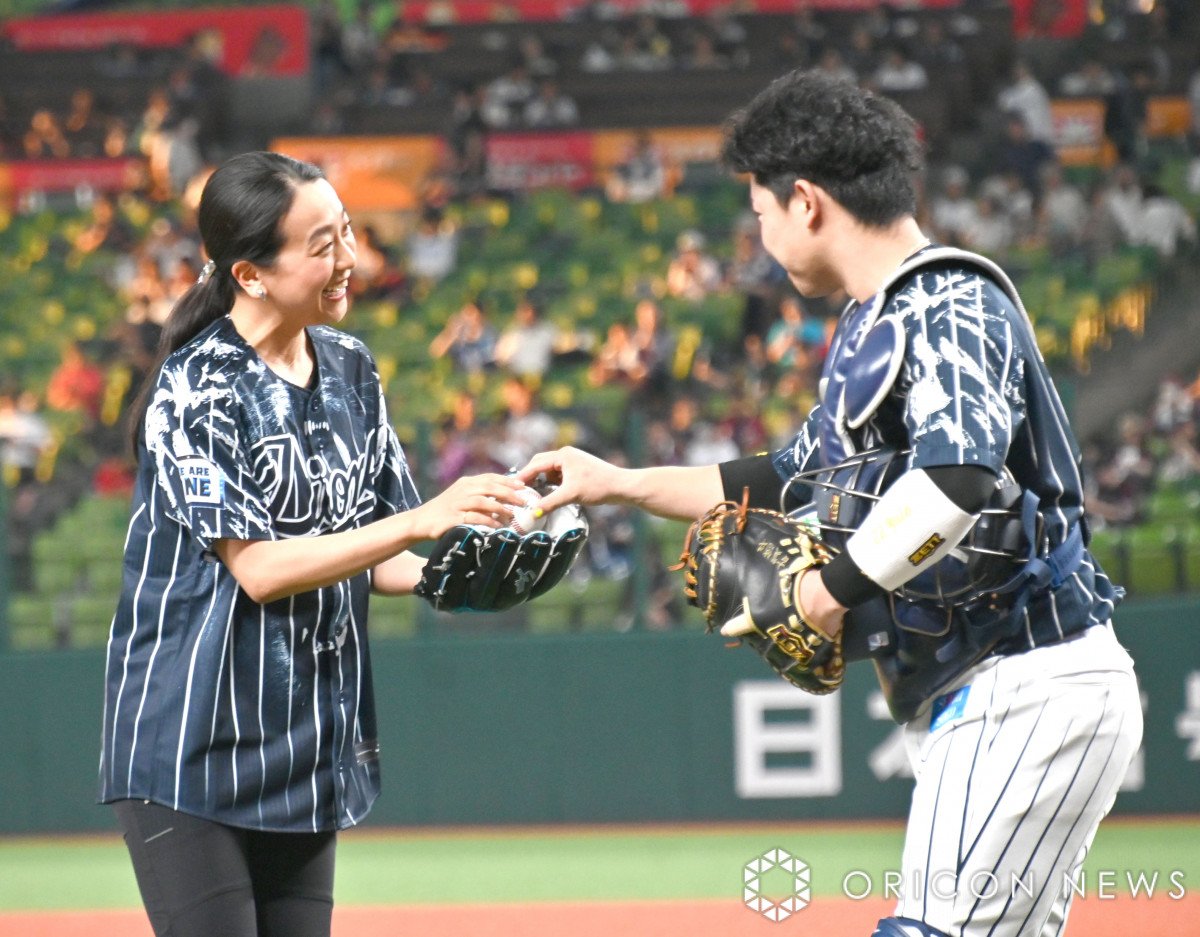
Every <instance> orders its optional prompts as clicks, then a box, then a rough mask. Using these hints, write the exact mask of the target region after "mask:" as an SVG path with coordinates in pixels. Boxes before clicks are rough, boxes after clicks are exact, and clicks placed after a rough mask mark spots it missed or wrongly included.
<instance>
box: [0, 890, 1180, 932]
mask: <svg viewBox="0 0 1200 937" xmlns="http://www.w3.org/2000/svg"><path fill="white" fill-rule="evenodd" d="M891 907H892V903H891V902H890V901H884V900H881V899H877V898H871V899H865V900H863V901H850V900H848V899H845V898H824V899H822V898H818V899H816V900H815V901H813V903H812V904H811V905H809V906H808V907H807V908H805V909H804V910H803V911H800V912H799V913H797V914H795V915H793V916H792V917H791V918H789V919H788V920H786V921H782V922H780V923H774V922H771V921H767V920H766V919H764V918H762V917H759V916H758V915H756V914H754V913H753V912H752V911H749V910H747V909H746V908H744V907H742V906H741V905H739V904H738V903H737V902H736V901H732V900H719V901H714V900H711V899H708V900H702V901H636V902H562V903H545V904H541V903H539V904H499V905H457V906H453V907H451V906H436V905H434V906H428V907H422V906H406V907H390V906H377V907H342V908H338V909H337V910H336V911H335V912H334V925H333V935H334V937H393V935H396V934H410V935H437V937H562V935H564V934H570V935H571V937H612V935H613V934H627V935H630V937H640V935H645V937H651V935H652V937H741V935H745V937H759V935H762V937H768V935H777V937H786V935H788V934H794V935H797V937H800V935H803V937H865V935H866V934H869V933H870V932H871V930H872V928H873V925H874V924H875V922H876V921H877V920H878V919H879V918H880V917H883V916H885V915H887V914H888V913H889V911H890V910H891ZM0 934H4V935H12V937H151V933H150V928H149V926H148V925H147V924H146V919H145V917H144V915H143V914H142V913H141V912H140V911H81V912H38V913H27V914H0ZM1129 934H1137V935H1138V937H1187V935H1200V895H1187V896H1186V897H1183V898H1181V899H1179V900H1172V899H1170V898H1167V897H1164V896H1163V895H1159V896H1157V897H1155V898H1154V899H1147V898H1145V897H1144V896H1143V897H1141V898H1131V897H1130V896H1129V895H1118V896H1116V897H1114V898H1112V899H1108V900H1104V899H1100V898H1098V897H1096V896H1094V895H1093V896H1092V897H1090V898H1088V899H1086V900H1080V901H1076V903H1075V907H1074V910H1073V911H1072V912H1071V922H1070V925H1069V926H1068V927H1067V931H1066V937H1128V935H1129Z"/></svg>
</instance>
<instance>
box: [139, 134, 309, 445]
mask: <svg viewBox="0 0 1200 937" xmlns="http://www.w3.org/2000/svg"><path fill="white" fill-rule="evenodd" d="M323 178H325V175H324V173H322V172H321V170H320V169H319V168H318V167H316V166H314V165H312V164H311V163H304V162H301V161H299V160H296V159H292V158H291V157H289V156H284V155H282V154H280V153H267V152H260V153H243V154H241V155H240V156H234V157H233V158H231V159H229V160H226V161H225V163H223V164H222V165H221V166H220V167H218V168H217V170H216V171H215V172H214V173H213V174H212V175H211V176H210V177H209V180H208V182H207V183H206V184H205V186H204V191H203V192H202V193H201V195H200V207H199V210H198V212H197V217H196V222H197V225H198V227H199V228H200V239H201V240H202V241H203V242H204V249H205V252H206V253H207V254H208V256H209V257H211V258H212V260H210V261H209V262H208V263H206V264H205V265H204V272H203V273H201V274H200V278H199V279H198V280H197V281H196V283H195V285H194V286H192V287H191V288H190V289H188V291H187V292H186V293H184V294H183V295H182V296H181V297H179V300H178V301H177V302H176V303H175V305H174V307H173V308H172V309H171V314H170V316H168V317H167V321H166V323H165V324H164V325H163V331H162V336H161V338H160V339H159V342H158V360H157V361H156V362H155V364H154V367H153V368H151V369H150V373H149V374H148V375H147V376H146V380H145V382H144V383H143V385H142V388H141V390H140V391H139V392H138V396H137V399H136V400H135V402H134V405H133V406H132V408H131V409H130V415H131V422H130V427H129V436H130V439H131V440H132V442H133V452H134V456H135V457H136V456H137V452H138V444H139V443H140V442H141V436H142V425H143V424H144V423H145V421H146V410H147V409H148V407H149V404H150V394H151V392H152V389H153V387H154V385H155V384H157V383H158V372H159V369H160V368H161V367H162V364H163V362H164V361H165V360H166V359H167V357H168V356H169V355H171V354H173V353H174V352H176V351H178V350H179V349H180V348H182V347H183V346H184V345H186V344H187V343H188V342H190V341H191V340H192V339H193V338H195V337H196V336H197V335H199V334H200V333H201V332H202V331H204V329H206V328H208V326H210V325H212V323H214V322H216V321H217V320H218V319H220V318H221V317H222V316H224V315H227V314H228V313H229V312H230V310H232V309H233V302H234V299H235V298H236V296H237V285H236V283H235V282H234V278H233V272H232V267H233V265H234V264H236V263H237V262H238V261H239V260H245V261H249V262H250V263H253V264H257V265H259V266H262V267H269V266H271V265H272V264H273V263H274V262H275V259H276V258H277V257H278V256H279V251H280V248H282V247H283V234H282V231H281V226H282V222H283V219H284V217H285V216H286V215H287V213H288V211H289V210H290V209H291V207H292V200H293V198H294V197H295V194H296V186H298V185H301V184H303V183H307V182H314V181H316V180H317V179H323Z"/></svg>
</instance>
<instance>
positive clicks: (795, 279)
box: [750, 180, 839, 296]
mask: <svg viewBox="0 0 1200 937" xmlns="http://www.w3.org/2000/svg"><path fill="white" fill-rule="evenodd" d="M750 207H751V208H752V209H753V211H754V214H755V215H756V216H757V217H758V223H759V233H760V234H761V236H762V243H763V247H764V248H766V251H767V253H768V254H770V255H771V256H772V257H774V258H775V259H776V260H777V261H779V264H780V266H782V267H783V269H784V270H785V271H786V272H787V275H788V277H789V279H791V281H792V284H793V285H794V286H795V287H796V289H797V290H799V291H800V294H801V295H802V296H827V295H828V294H829V293H832V292H834V291H835V290H836V289H838V288H839V284H838V282H837V280H836V278H835V277H833V276H832V275H831V274H832V271H831V270H830V269H829V267H828V265H827V264H826V263H825V262H824V260H823V259H822V253H821V249H820V244H821V241H820V237H819V232H820V230H821V226H820V224H819V223H818V222H819V216H820V207H819V205H818V200H817V195H816V190H815V188H814V187H813V185H812V184H811V183H809V182H806V181H804V180H800V181H798V182H797V183H796V189H795V191H794V192H793V193H792V198H791V200H790V201H789V202H788V203H787V205H786V206H785V205H780V204H779V199H777V198H776V197H775V193H774V192H772V191H771V190H770V189H768V188H765V187H763V186H761V185H759V184H758V183H757V182H754V181H751V183H750Z"/></svg>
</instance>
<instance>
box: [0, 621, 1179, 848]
mask: <svg viewBox="0 0 1200 937" xmlns="http://www.w3.org/2000/svg"><path fill="white" fill-rule="evenodd" d="M1119 631H1120V634H1121V637H1122V640H1123V641H1124V642H1125V644H1126V645H1127V646H1128V647H1129V648H1130V650H1131V651H1132V652H1133V654H1134V656H1135V658H1136V659H1137V662H1138V669H1139V674H1140V678H1141V682H1142V688H1143V697H1144V701H1145V706H1146V727H1147V731H1146V740H1145V744H1144V746H1143V751H1142V752H1141V753H1140V754H1139V756H1138V760H1137V762H1136V763H1135V765H1134V768H1133V770H1132V771H1131V773H1130V777H1129V778H1128V779H1127V789H1126V791H1125V792H1124V793H1123V794H1122V796H1121V797H1120V798H1119V799H1118V802H1117V808H1116V809H1117V811H1118V812H1122V813H1133V814H1145V813H1183V812H1200V637H1198V632H1200V601H1197V600H1195V599H1193V600H1190V601H1182V600H1171V601H1167V600H1163V601H1155V602H1149V601H1147V602H1141V603H1137V604H1133V603H1129V604H1128V605H1126V606H1124V607H1122V609H1121V614H1120V620H1119ZM375 662H376V663H375V666H376V681H375V682H376V687H377V688H378V696H379V709H380V723H381V727H382V738H381V743H382V757H383V769H384V794H383V797H382V798H381V799H380V801H379V803H378V805H377V806H376V808H375V811H374V813H373V814H372V816H371V820H370V822H371V823H374V824H405V825H408V824H491V823H548V822H549V823H554V822H605V821H702V820H752V819H758V820H767V819H785V818H786V819H796V818H820V819H849V818H899V817H903V816H904V814H905V811H906V807H907V800H908V791H909V787H910V784H911V782H910V781H909V780H908V779H907V778H905V777H904V776H903V775H902V770H903V766H904V759H903V751H902V749H901V748H900V746H899V745H898V742H897V737H896V735H895V732H896V729H895V726H894V725H892V724H891V723H890V722H888V721H887V719H886V715H885V713H884V711H883V707H882V701H881V700H880V699H879V698H878V690H877V687H876V685H875V681H874V676H873V673H872V671H871V669H870V667H869V666H864V665H856V666H854V667H852V668H851V672H850V674H849V678H848V679H847V681H846V686H845V688H844V689H843V691H842V692H841V693H838V694H835V695H833V696H829V697H820V698H818V697H810V696H807V695H806V694H803V693H801V692H799V691H796V690H792V689H791V688H790V687H788V686H787V685H785V684H784V683H782V681H779V680H776V679H772V678H770V677H769V674H768V673H767V671H766V670H765V669H764V667H763V665H762V663H761V662H760V661H759V660H758V659H757V658H756V657H755V656H754V655H752V654H750V653H747V652H745V651H741V650H736V651H735V650H726V649H724V648H723V647H722V646H721V639H719V638H716V637H713V636H705V635H702V634H697V633H691V632H686V633H640V634H639V633H635V634H589V635H558V636H545V637H496V638H453V637H437V638H434V637H429V638H418V639H413V640H411V641H404V642H388V643H380V644H378V645H377V646H376V648H375ZM102 671H103V654H102V653H101V652H96V651H92V652H82V651H79V652H72V651H63V652H57V653H52V654H11V655H6V656H3V657H0V712H2V713H3V716H2V717H0V833H28V832H72V831H86V830H94V829H110V828H112V824H111V820H110V817H109V812H108V811H107V810H105V809H102V808H98V807H96V806H94V805H93V798H94V791H95V780H96V764H97V753H98V745H99V743H98V736H99V730H100V718H101V717H100V712H101V709H100V708H101V689H102Z"/></svg>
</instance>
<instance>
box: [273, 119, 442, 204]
mask: <svg viewBox="0 0 1200 937" xmlns="http://www.w3.org/2000/svg"><path fill="white" fill-rule="evenodd" d="M442 148H443V144H442V141H441V138H439V137H433V136H426V137H417V136H413V137H284V138H281V139H278V140H275V141H274V142H273V143H272V144H271V149H273V150H275V151H276V152H279V153H286V154H287V155H288V156H294V157H295V158H296V159H302V160H306V161H307V162H310V163H316V164H317V165H318V166H320V167H321V168H322V169H324V170H325V175H326V176H327V177H328V179H329V181H330V183H331V184H332V185H333V187H334V188H335V189H337V190H338V194H339V195H341V197H342V201H343V203H344V204H345V206H346V208H347V209H348V210H350V211H375V210H383V211H409V210H411V209H413V208H415V207H416V205H417V200H418V193H419V192H420V190H421V186H422V184H423V183H424V181H425V180H426V179H427V178H428V177H429V175H430V174H431V173H432V172H433V170H434V169H435V168H436V167H437V165H438V162H439V160H440V159H441V155H442Z"/></svg>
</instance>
